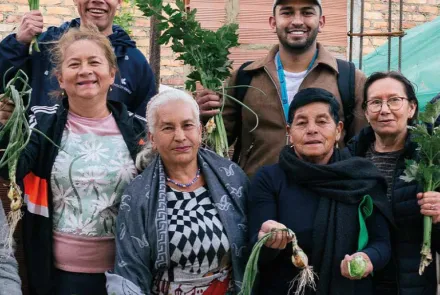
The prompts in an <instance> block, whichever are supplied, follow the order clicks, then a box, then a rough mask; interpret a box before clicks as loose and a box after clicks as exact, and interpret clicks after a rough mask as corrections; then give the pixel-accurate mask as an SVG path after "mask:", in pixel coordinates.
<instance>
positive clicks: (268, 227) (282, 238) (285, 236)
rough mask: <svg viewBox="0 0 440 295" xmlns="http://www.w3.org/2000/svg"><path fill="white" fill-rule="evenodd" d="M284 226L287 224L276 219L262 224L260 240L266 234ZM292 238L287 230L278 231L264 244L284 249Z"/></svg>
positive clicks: (259, 233)
mask: <svg viewBox="0 0 440 295" xmlns="http://www.w3.org/2000/svg"><path fill="white" fill-rule="evenodd" d="M282 228H286V226H285V225H284V224H281V223H278V222H276V221H273V220H268V221H266V222H265V223H263V224H262V225H261V228H260V231H259V232H258V240H261V238H262V237H263V236H264V235H265V234H267V233H270V232H271V231H272V230H274V229H282ZM292 238H293V237H291V236H290V235H289V233H288V232H287V231H283V232H277V233H274V234H273V235H272V237H270V238H269V239H268V240H267V242H266V243H265V244H264V245H265V246H266V247H268V248H272V249H279V250H282V249H284V248H286V246H287V244H288V243H290V242H291V241H292Z"/></svg>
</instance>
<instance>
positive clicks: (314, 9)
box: [269, 0, 325, 52]
mask: <svg viewBox="0 0 440 295" xmlns="http://www.w3.org/2000/svg"><path fill="white" fill-rule="evenodd" d="M269 23H270V26H271V27H272V29H273V30H274V31H275V32H276V33H277V35H278V39H279V40H280V46H283V47H284V48H285V49H287V50H289V51H294V52H304V51H307V49H309V48H310V47H311V46H312V45H314V44H315V42H316V36H317V35H318V33H319V32H321V29H322V28H323V27H324V24H325V17H324V16H322V15H321V10H320V8H319V6H318V4H316V3H315V2H314V1H310V0H295V1H293V0H290V1H285V2H284V3H282V4H279V5H277V6H276V8H275V15H274V16H271V17H270V19H269Z"/></svg>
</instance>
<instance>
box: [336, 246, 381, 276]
mask: <svg viewBox="0 0 440 295" xmlns="http://www.w3.org/2000/svg"><path fill="white" fill-rule="evenodd" d="M357 255H361V256H362V257H363V258H364V259H365V260H366V261H367V268H366V269H365V273H364V275H363V276H362V277H361V278H353V277H351V276H350V273H349V272H348V263H349V262H350V261H351V260H353V259H354V258H355V257H356V256H357ZM372 272H373V264H372V263H371V260H370V257H368V255H367V254H365V253H364V252H357V253H354V254H353V255H345V257H344V260H342V261H341V275H342V276H343V277H345V278H347V279H349V280H361V279H363V278H366V277H367V276H369V275H370V273H372Z"/></svg>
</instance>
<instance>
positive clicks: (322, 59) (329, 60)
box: [244, 42, 339, 73]
mask: <svg viewBox="0 0 440 295" xmlns="http://www.w3.org/2000/svg"><path fill="white" fill-rule="evenodd" d="M317 47H318V57H317V58H316V60H315V63H314V64H313V66H312V70H313V68H315V67H316V66H317V65H318V64H324V65H327V66H329V67H330V68H332V69H333V70H334V71H335V72H336V73H339V71H338V65H337V62H336V58H335V57H334V56H333V55H332V54H331V53H330V52H329V51H328V50H327V49H325V47H324V46H323V45H322V44H320V43H319V42H318V43H317ZM278 50H279V45H275V46H273V47H272V49H271V50H270V51H269V53H268V54H267V55H266V56H265V57H263V58H260V59H257V60H256V61H254V62H253V63H251V64H250V65H248V66H247V67H245V68H244V70H245V71H254V70H257V69H261V68H263V67H265V68H267V69H268V70H269V71H271V72H272V71H276V66H275V61H274V60H275V55H276V54H277V52H278Z"/></svg>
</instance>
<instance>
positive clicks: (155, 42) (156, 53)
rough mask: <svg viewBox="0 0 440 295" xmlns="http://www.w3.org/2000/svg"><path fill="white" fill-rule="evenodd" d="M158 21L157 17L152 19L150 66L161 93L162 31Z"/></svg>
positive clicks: (157, 89)
mask: <svg viewBox="0 0 440 295" xmlns="http://www.w3.org/2000/svg"><path fill="white" fill-rule="evenodd" d="M157 24H158V19H157V17H156V16H154V15H153V16H152V17H151V18H150V66H151V69H152V70H153V73H154V77H155V79H156V91H158V92H159V85H160V44H159V37H160V30H159V28H158V27H157Z"/></svg>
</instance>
